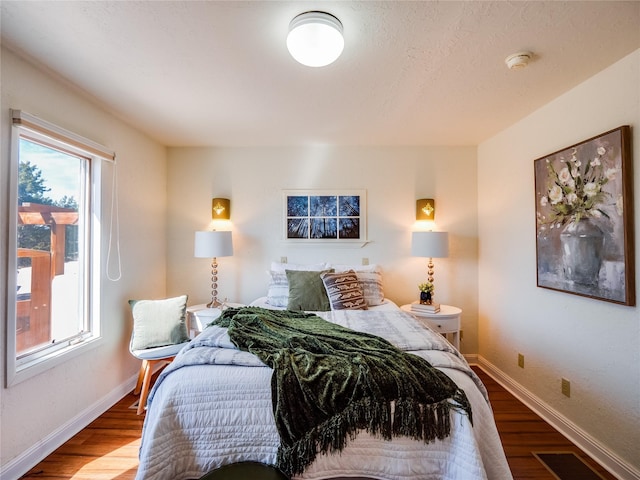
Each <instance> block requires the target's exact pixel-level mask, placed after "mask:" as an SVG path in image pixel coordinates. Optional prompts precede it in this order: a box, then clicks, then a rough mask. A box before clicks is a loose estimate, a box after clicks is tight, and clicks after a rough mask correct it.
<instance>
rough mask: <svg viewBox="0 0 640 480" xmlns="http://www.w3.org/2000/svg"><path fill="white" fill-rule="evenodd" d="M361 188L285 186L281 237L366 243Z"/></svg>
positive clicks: (296, 240) (325, 241)
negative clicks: (330, 188) (339, 188)
mask: <svg viewBox="0 0 640 480" xmlns="http://www.w3.org/2000/svg"><path fill="white" fill-rule="evenodd" d="M366 201H367V199H366V192H365V190H285V191H284V194H283V203H284V206H283V209H284V238H285V240H287V241H291V242H298V243H315V242H323V243H358V244H362V243H366V241H367V238H366V236H367V233H366V232H367V228H366V227H367V217H366Z"/></svg>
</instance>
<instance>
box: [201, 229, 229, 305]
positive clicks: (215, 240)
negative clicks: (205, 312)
mask: <svg viewBox="0 0 640 480" xmlns="http://www.w3.org/2000/svg"><path fill="white" fill-rule="evenodd" d="M232 255H233V242H232V241H231V232H228V231H217V230H213V231H206V232H196V237H195V244H194V256H195V257H197V258H211V302H210V303H208V304H207V308H218V307H220V306H221V305H222V303H221V302H220V301H218V260H217V258H218V257H230V256H232Z"/></svg>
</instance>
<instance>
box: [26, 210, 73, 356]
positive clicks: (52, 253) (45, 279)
mask: <svg viewBox="0 0 640 480" xmlns="http://www.w3.org/2000/svg"><path fill="white" fill-rule="evenodd" d="M77 224H78V212H77V211H75V210H74V209H71V208H62V207H56V206H53V205H42V204H37V203H24V204H22V205H20V206H18V225H48V226H49V228H50V235H51V248H50V250H49V251H44V250H35V249H30V248H20V247H19V248H18V249H17V250H18V252H17V254H18V258H31V294H30V295H29V296H28V298H22V297H19V298H18V300H17V305H16V317H17V318H16V323H17V325H16V326H17V328H16V351H17V353H18V354H20V353H21V352H24V351H26V350H29V349H31V348H33V347H37V346H38V345H42V344H45V343H49V342H50V341H51V300H52V298H51V284H52V281H53V279H54V278H55V276H56V275H62V274H64V260H65V238H66V228H65V227H66V226H67V225H77Z"/></svg>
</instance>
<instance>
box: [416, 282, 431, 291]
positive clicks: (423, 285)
mask: <svg viewBox="0 0 640 480" xmlns="http://www.w3.org/2000/svg"><path fill="white" fill-rule="evenodd" d="M418 290H420V291H421V292H422V293H433V283H431V282H426V283H421V284H419V285H418Z"/></svg>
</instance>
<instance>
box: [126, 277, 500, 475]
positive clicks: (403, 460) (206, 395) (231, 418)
mask: <svg viewBox="0 0 640 480" xmlns="http://www.w3.org/2000/svg"><path fill="white" fill-rule="evenodd" d="M270 285H272V284H270ZM270 293H274V292H272V291H271V290H270ZM376 301H377V304H376V305H369V306H368V309H366V310H350V309H345V310H329V311H313V313H314V314H315V315H317V316H319V317H320V318H322V319H323V320H326V321H328V322H331V323H332V324H336V325H339V326H341V327H346V328H348V329H349V330H350V331H355V332H365V333H367V334H372V335H376V336H378V337H382V338H385V339H386V340H388V341H389V342H390V343H391V344H393V345H394V346H396V347H398V348H399V349H400V350H403V351H405V352H408V353H409V354H410V355H415V356H418V357H421V358H422V359H424V360H427V361H428V362H429V363H430V364H431V365H433V366H434V367H436V368H437V369H438V370H440V371H442V372H444V373H445V374H446V376H447V377H448V378H451V379H452V380H453V381H454V382H455V384H457V386H458V387H459V388H460V389H462V390H463V391H464V392H465V394H466V397H467V399H468V401H469V403H470V404H471V408H472V412H473V425H472V424H471V422H470V421H469V418H467V416H466V415H465V414H464V413H461V412H459V411H454V410H452V411H451V414H450V417H451V426H450V432H449V434H448V436H446V437H445V438H443V439H436V440H434V441H432V442H429V443H425V442H424V441H421V440H414V439H411V438H409V437H404V436H394V437H393V438H392V439H390V440H385V439H383V438H380V436H379V435H374V434H370V433H368V432H367V431H360V432H358V433H357V435H355V436H354V438H351V439H349V440H348V441H347V443H346V446H345V447H344V449H343V450H341V451H339V452H333V453H326V454H319V455H318V456H317V457H316V458H315V460H314V461H313V462H312V463H311V464H310V465H308V466H306V468H305V469H304V471H303V472H302V473H299V474H295V475H293V477H292V478H294V479H301V480H302V479H309V480H323V479H336V478H367V479H381V480H407V479H421V480H426V479H434V480H435V479H438V480H456V479H457V480H475V479H478V480H480V479H488V480H503V479H504V480H509V479H511V478H512V476H511V473H510V470H509V467H508V464H507V462H506V458H505V455H504V451H503V449H502V445H501V442H500V438H499V436H498V432H497V429H496V426H495V422H494V419H493V414H492V411H491V406H490V404H489V401H488V398H487V394H486V390H485V388H484V386H483V385H482V383H481V382H480V380H479V379H478V378H477V376H476V375H475V374H474V373H473V371H472V370H471V369H470V367H469V366H468V364H467V362H466V361H465V360H464V358H463V357H462V355H461V354H460V353H459V352H458V351H457V350H456V349H455V348H454V347H453V346H452V345H451V344H449V343H448V342H447V340H446V339H445V338H444V337H442V336H441V335H440V334H438V333H437V332H434V331H432V330H430V329H429V328H427V327H425V326H424V325H422V324H421V323H420V322H418V321H417V320H416V319H415V318H414V317H413V316H412V315H410V314H409V313H406V312H404V311H402V310H401V309H400V308H398V306H397V305H396V304H395V303H393V302H392V301H390V300H388V299H380V298H378V299H377V300H376ZM274 303H278V302H277V301H274V297H273V295H272V296H271V298H270V297H269V296H267V297H263V298H260V299H258V300H256V301H255V302H252V305H253V306H254V307H260V308H264V307H267V308H270V309H282V308H283V307H282V306H281V305H280V306H276V305H274ZM272 374H273V370H272V369H271V368H269V367H267V366H266V365H265V364H264V363H263V362H262V361H261V360H260V359H259V358H258V357H256V356H255V355H253V354H251V353H249V352H247V351H242V350H240V349H238V348H237V347H236V346H235V345H234V344H233V343H232V342H231V340H230V338H229V334H228V332H227V329H226V328H224V327H221V326H216V325H213V326H209V327H207V328H205V329H204V330H203V331H202V332H201V333H200V334H199V335H198V336H197V337H196V338H194V339H193V340H192V341H191V342H190V343H189V344H188V345H187V346H185V348H184V349H183V350H182V351H181V352H180V354H179V355H178V356H177V357H176V359H175V360H174V362H173V363H172V364H171V365H170V366H168V367H167V368H166V369H165V370H164V371H163V372H162V373H161V375H160V376H159V378H158V380H157V381H156V383H155V385H154V387H153V389H152V392H151V393H150V395H149V402H148V404H147V413H146V418H145V422H144V427H143V434H142V441H141V446H140V454H139V457H140V464H139V468H138V472H137V476H136V480H164V479H172V480H187V479H197V478H200V477H201V476H202V475H204V474H205V473H207V472H209V471H212V470H214V469H216V468H219V467H221V466H223V465H227V464H231V463H236V462H245V461H253V462H261V463H265V464H269V465H274V464H276V461H277V457H278V447H279V445H280V437H279V434H278V430H277V428H276V424H275V421H274V407H273V405H272V400H271V398H272V394H271V392H272V390H271V377H272Z"/></svg>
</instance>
